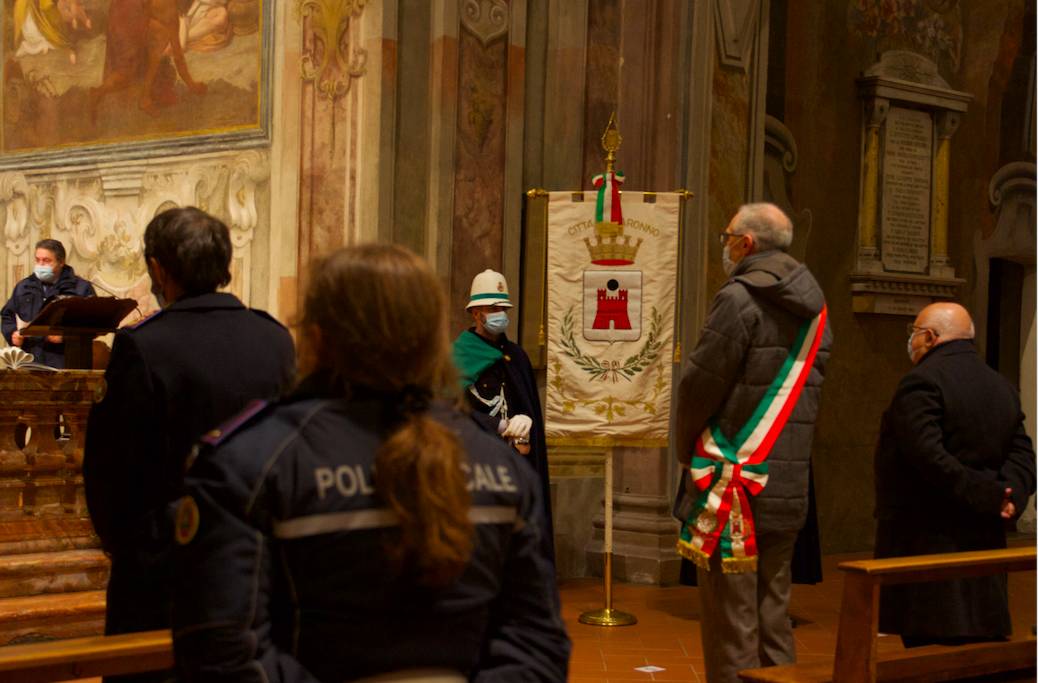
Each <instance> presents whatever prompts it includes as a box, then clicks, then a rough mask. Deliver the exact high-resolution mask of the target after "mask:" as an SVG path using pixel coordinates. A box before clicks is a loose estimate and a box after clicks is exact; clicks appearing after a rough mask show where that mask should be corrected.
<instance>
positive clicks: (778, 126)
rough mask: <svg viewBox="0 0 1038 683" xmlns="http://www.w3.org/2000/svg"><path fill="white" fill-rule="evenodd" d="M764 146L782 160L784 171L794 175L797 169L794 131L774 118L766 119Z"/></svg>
mask: <svg viewBox="0 0 1038 683" xmlns="http://www.w3.org/2000/svg"><path fill="white" fill-rule="evenodd" d="M764 144H765V145H767V147H768V148H770V149H771V150H773V151H774V153H775V156H777V157H778V158H779V159H781V160H782V169H783V170H784V171H786V173H792V172H793V171H795V170H796V169H797V141H796V139H794V138H793V131H791V130H789V128H786V124H784V123H782V122H781V121H779V120H778V119H777V118H775V117H774V116H766V117H764Z"/></svg>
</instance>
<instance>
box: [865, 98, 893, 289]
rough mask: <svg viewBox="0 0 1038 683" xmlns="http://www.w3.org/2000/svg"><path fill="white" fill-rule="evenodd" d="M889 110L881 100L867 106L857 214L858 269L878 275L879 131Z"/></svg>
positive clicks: (884, 101)
mask: <svg viewBox="0 0 1038 683" xmlns="http://www.w3.org/2000/svg"><path fill="white" fill-rule="evenodd" d="M889 111H890V101H889V100H886V99H883V98H881V97H875V98H871V99H869V100H868V101H867V102H866V103H865V113H864V117H865V156H864V159H863V160H862V168H861V210H860V211H859V212H858V235H859V240H858V264H857V265H858V270H859V271H861V272H879V271H882V270H883V264H882V263H881V262H880V260H879V248H878V243H877V239H876V238H877V234H878V230H877V227H876V224H877V221H878V220H879V165H880V162H879V151H880V130H881V129H882V127H883V121H884V120H886V118H887V112H889Z"/></svg>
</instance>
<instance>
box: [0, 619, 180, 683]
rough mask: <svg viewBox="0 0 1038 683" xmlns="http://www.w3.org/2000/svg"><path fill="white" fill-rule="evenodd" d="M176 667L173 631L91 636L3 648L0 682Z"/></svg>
mask: <svg viewBox="0 0 1038 683" xmlns="http://www.w3.org/2000/svg"><path fill="white" fill-rule="evenodd" d="M171 666H173V639H172V637H171V636H170V632H169V631H142V632H141V633H126V634H122V635H118V636H91V637H89V638H73V639H70V640H52V641H47V642H44V643H33V644H31V645H9V646H7V647H2V648H0V680H3V681H4V682H5V683H47V682H49V681H68V680H73V679H77V678H93V677H96V676H113V675H118V674H131V673H142V672H145V671H158V670H160V669H168V668H169V667H171Z"/></svg>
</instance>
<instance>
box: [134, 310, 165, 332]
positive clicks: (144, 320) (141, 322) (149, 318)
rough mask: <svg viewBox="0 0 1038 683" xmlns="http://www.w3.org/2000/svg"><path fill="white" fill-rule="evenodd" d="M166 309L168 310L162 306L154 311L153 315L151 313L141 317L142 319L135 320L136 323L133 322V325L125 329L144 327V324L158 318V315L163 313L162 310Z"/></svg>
mask: <svg viewBox="0 0 1038 683" xmlns="http://www.w3.org/2000/svg"><path fill="white" fill-rule="evenodd" d="M164 310H166V309H164V308H160V309H159V310H157V311H155V312H154V313H152V314H151V315H149V316H146V317H144V318H141V319H140V320H138V321H137V322H135V323H134V324H132V325H127V326H126V327H125V329H127V330H136V329H138V328H140V327H143V326H144V325H146V324H148V323H149V322H151V321H152V320H154V319H155V318H157V317H159V316H160V315H162V311H164Z"/></svg>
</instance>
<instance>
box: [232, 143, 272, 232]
mask: <svg viewBox="0 0 1038 683" xmlns="http://www.w3.org/2000/svg"><path fill="white" fill-rule="evenodd" d="M266 162H267V158H266V154H264V153H263V152H259V151H251V152H245V153H244V154H241V155H240V156H238V158H236V159H235V160H234V161H233V162H232V163H231V170H230V178H229V180H228V183H227V214H228V215H229V216H230V218H231V220H230V223H229V224H228V225H229V227H230V228H231V239H232V240H233V242H234V246H235V247H236V248H238V249H241V248H242V247H244V246H246V245H247V244H248V243H249V242H251V241H252V237H253V235H254V234H255V232H256V223H257V214H256V186H257V185H258V184H260V183H262V182H263V181H265V180H267V179H268V178H270V164H269V163H266Z"/></svg>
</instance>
